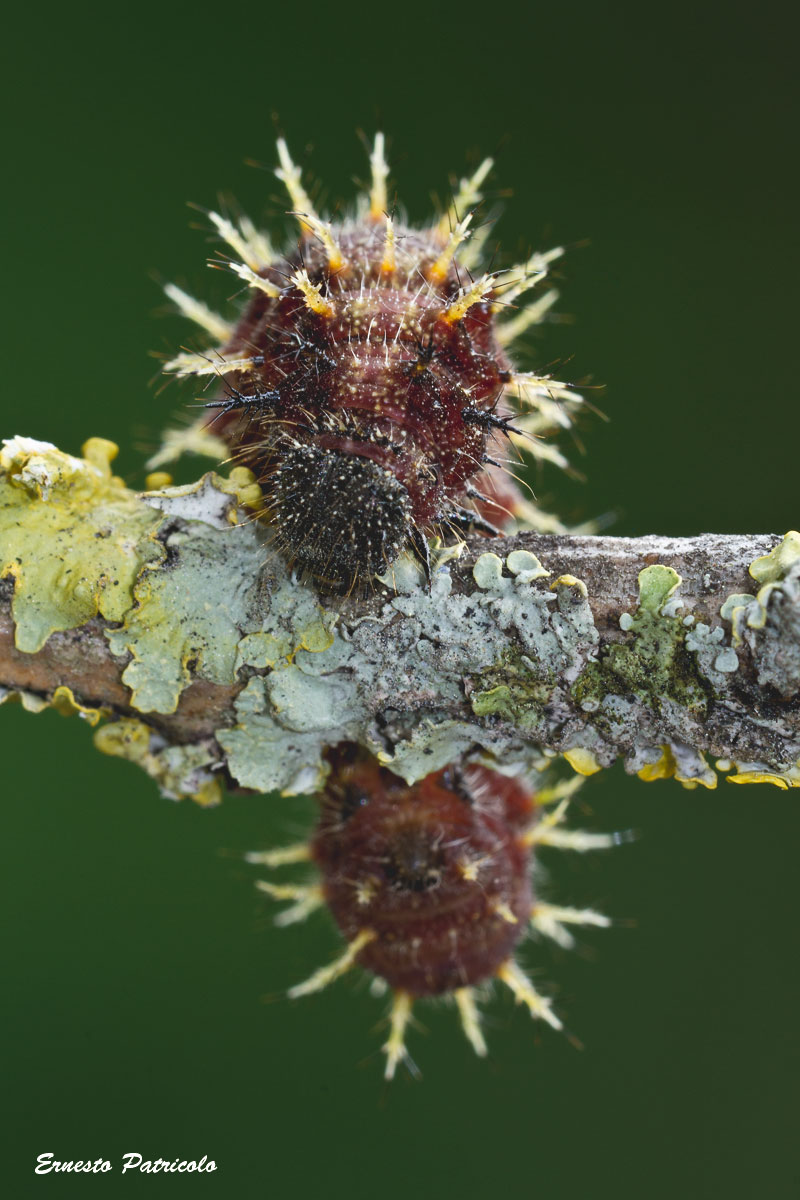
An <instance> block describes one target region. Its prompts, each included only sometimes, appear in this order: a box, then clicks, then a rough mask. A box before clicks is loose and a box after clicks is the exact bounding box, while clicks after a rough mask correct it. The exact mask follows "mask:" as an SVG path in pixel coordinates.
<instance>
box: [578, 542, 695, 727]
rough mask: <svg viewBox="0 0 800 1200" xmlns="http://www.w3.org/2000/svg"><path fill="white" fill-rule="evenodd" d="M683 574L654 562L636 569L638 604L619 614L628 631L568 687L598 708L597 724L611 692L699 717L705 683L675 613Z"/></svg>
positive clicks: (588, 706)
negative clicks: (669, 705) (620, 640)
mask: <svg viewBox="0 0 800 1200" xmlns="http://www.w3.org/2000/svg"><path fill="white" fill-rule="evenodd" d="M680 582H681V579H680V575H678V573H677V571H675V570H673V568H672V567H666V566H663V565H661V564H657V565H654V566H651V567H645V569H644V570H643V571H641V572H640V573H639V605H638V608H637V609H636V612H635V613H634V614H631V613H623V614H622V617H621V618H620V627H621V629H622V630H623V632H625V633H626V634H628V635H629V636H628V637H626V640H625V641H624V642H612V643H610V644H608V645H606V646H605V648H604V650H603V652H602V654H601V656H600V657H599V659H597V660H596V661H594V662H591V663H590V664H589V665H588V667H587V668H586V670H585V671H584V672H583V674H582V675H581V676H580V678H579V679H577V680H576V682H575V684H574V685H573V688H572V695H573V697H574V699H575V700H576V702H577V703H578V704H579V705H580V706H581V708H583V710H584V711H585V712H591V713H596V714H598V716H597V717H596V718H595V724H598V722H599V721H600V720H602V717H601V716H600V715H599V713H600V710H601V709H602V707H603V704H604V702H605V701H606V699H607V697H608V696H609V695H618V696H622V697H625V696H631V695H632V696H636V697H637V698H638V699H639V700H641V701H642V702H643V703H644V704H645V705H647V707H648V708H652V709H653V710H654V711H656V712H658V711H660V710H661V709H662V708H663V706H664V704H665V703H666V702H668V701H670V702H672V703H674V704H677V705H679V706H680V707H681V708H684V709H686V710H687V711H688V712H690V713H691V714H692V715H693V716H702V715H703V714H704V712H705V711H706V707H707V704H708V699H709V691H710V689H709V687H708V684H707V682H706V680H705V679H704V676H703V674H702V672H701V671H700V670H699V668H698V664H697V663H696V661H695V659H694V658H693V656H692V655H691V654H689V653H688V650H687V646H686V637H687V634H686V627H685V626H684V624H683V621H682V620H681V619H680V618H679V617H677V616H676V615H675V611H676V608H677V607H680V605H679V603H678V597H677V595H676V593H677V589H678V586H679V585H680Z"/></svg>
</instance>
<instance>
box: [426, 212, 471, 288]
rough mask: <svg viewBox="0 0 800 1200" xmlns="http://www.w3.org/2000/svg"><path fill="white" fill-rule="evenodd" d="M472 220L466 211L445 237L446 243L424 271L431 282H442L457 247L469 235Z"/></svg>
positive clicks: (448, 270) (447, 272)
mask: <svg viewBox="0 0 800 1200" xmlns="http://www.w3.org/2000/svg"><path fill="white" fill-rule="evenodd" d="M471 222H472V213H467V215H466V216H465V217H464V219H463V221H459V222H458V224H457V225H456V227H455V229H454V230H453V232H452V233H451V234H450V237H449V238H448V239H447V244H446V246H445V248H444V250H443V251H442V253H441V254H440V255H439V257H438V258H437V259H436V261H435V262H434V263H433V265H432V266H430V267H429V268H428V270H427V271H426V275H427V278H428V279H429V280H430V282H431V283H433V284H440V283H443V282H444V280H445V279H446V278H447V276H448V274H449V273H450V268H451V266H452V264H453V259H454V258H455V256H456V252H457V251H458V247H459V246H460V245H461V243H462V242H464V241H466V239H467V238H468V237H469V227H470V224H471Z"/></svg>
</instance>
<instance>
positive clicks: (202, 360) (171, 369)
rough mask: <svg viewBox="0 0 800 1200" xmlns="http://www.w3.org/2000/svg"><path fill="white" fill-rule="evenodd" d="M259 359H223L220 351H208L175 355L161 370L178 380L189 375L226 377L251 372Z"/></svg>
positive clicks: (250, 357) (245, 357) (246, 357)
mask: <svg viewBox="0 0 800 1200" xmlns="http://www.w3.org/2000/svg"><path fill="white" fill-rule="evenodd" d="M260 362H261V359H260V358H258V357H253V356H252V355H245V356H244V357H242V358H223V356H222V351H221V350H209V352H208V354H189V353H185V354H176V355H175V357H174V358H171V359H170V361H169V362H168V363H164V366H163V368H162V369H163V370H164V371H165V372H166V373H167V374H168V375H176V376H177V377H178V379H186V378H188V377H189V376H190V375H227V374H229V372H231V371H252V370H253V368H254V367H257V366H258V365H259V363H260Z"/></svg>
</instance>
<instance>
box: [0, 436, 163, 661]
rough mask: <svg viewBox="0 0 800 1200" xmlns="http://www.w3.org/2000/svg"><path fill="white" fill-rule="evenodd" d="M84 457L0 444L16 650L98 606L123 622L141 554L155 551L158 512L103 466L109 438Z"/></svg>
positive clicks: (20, 443) (5, 562)
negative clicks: (141, 500)
mask: <svg viewBox="0 0 800 1200" xmlns="http://www.w3.org/2000/svg"><path fill="white" fill-rule="evenodd" d="M83 452H84V458H75V457H73V456H72V455H70V454H64V453H63V452H62V451H61V450H57V449H56V448H55V447H54V446H51V445H50V444H49V443H48V442H36V441H33V440H32V439H30V438H12V439H10V440H9V441H6V442H5V443H4V448H3V450H2V452H0V472H2V473H0V545H2V556H1V557H0V576H3V575H11V576H13V578H14V581H15V585H14V597H13V600H12V615H13V617H14V622H15V625H16V630H15V642H16V647H17V649H18V650H22V651H24V652H25V653H28V654H34V653H36V651H37V650H40V649H41V648H42V646H43V645H44V644H45V642H46V641H47V639H48V638H49V637H50V635H51V634H52V633H56V632H61V631H63V630H66V629H75V628H77V627H79V626H80V625H84V624H85V623H86V622H87V621H89V620H90V619H91V618H92V617H94V616H96V615H98V614H99V615H100V616H102V617H105V618H106V619H107V620H108V621H121V620H122V618H123V616H124V614H125V612H126V611H127V610H128V609H129V608H130V606H131V603H132V592H133V585H134V582H135V580H136V577H137V576H138V574H139V572H140V571H141V569H142V567H143V565H144V564H145V563H147V562H154V561H157V560H159V559H160V558H161V557H162V554H163V550H162V548H161V547H160V546H159V544H158V543H157V542H156V541H155V540H154V539H153V534H154V533H155V530H156V529H157V528H158V526H159V524H160V523H161V521H162V519H163V517H162V514H161V513H159V512H158V511H156V510H154V509H152V508H148V507H146V506H144V505H142V504H141V503H140V502H139V501H138V500H137V498H136V496H135V495H134V493H132V492H130V491H128V489H127V488H125V487H124V485H123V484H122V482H121V480H119V479H118V478H116V477H115V476H114V475H112V473H111V467H110V465H109V464H110V462H111V459H112V458H113V457H114V455H115V454H116V452H117V448H116V446H115V445H114V444H113V442H108V441H106V440H105V439H103V438H91V439H90V440H89V441H88V442H87V443H86V444H85V446H84V448H83Z"/></svg>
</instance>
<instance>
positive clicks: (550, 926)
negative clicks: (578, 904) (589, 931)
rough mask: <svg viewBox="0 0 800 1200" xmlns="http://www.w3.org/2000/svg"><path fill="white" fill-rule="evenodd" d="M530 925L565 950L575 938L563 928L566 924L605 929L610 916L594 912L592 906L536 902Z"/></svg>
mask: <svg viewBox="0 0 800 1200" xmlns="http://www.w3.org/2000/svg"><path fill="white" fill-rule="evenodd" d="M531 925H532V926H533V928H534V929H535V930H536V931H537V932H538V933H542V934H544V936H545V937H549V938H552V939H553V941H554V942H558V944H559V946H563V948H564V949H565V950H571V949H572V947H573V946H574V945H575V938H574V937H573V936H572V934H571V933H570V931H569V930H568V929H565V926H566V925H594V926H596V927H598V928H599V929H607V928H608V927H609V926H610V925H611V918H610V917H606V916H604V914H603V913H599V912H595V910H594V909H593V908H569V907H564V906H563V905H559V904H536V905H534V908H533V911H532V912H531Z"/></svg>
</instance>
